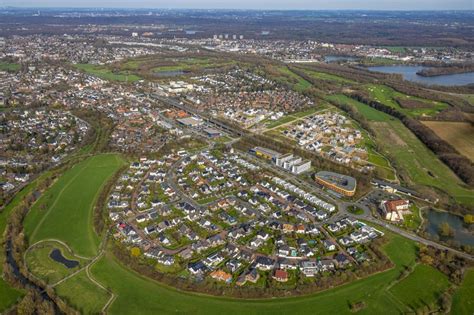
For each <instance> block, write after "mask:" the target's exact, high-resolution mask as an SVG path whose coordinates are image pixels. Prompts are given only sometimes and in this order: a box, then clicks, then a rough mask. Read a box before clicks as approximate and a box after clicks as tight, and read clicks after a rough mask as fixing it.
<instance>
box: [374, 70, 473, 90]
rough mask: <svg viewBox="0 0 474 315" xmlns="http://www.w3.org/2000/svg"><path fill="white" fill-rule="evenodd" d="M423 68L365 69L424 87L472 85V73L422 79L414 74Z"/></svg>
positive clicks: (422, 77)
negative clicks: (389, 74) (399, 75)
mask: <svg viewBox="0 0 474 315" xmlns="http://www.w3.org/2000/svg"><path fill="white" fill-rule="evenodd" d="M424 68H425V67H423V66H375V67H368V68H367V69H369V70H370V71H376V72H383V73H396V74H401V75H402V76H403V79H405V80H407V81H412V82H416V83H421V84H425V85H444V86H457V85H467V84H474V72H468V73H455V74H445V75H438V76H434V77H424V76H421V75H418V74H416V73H417V72H418V71H420V70H422V69H424Z"/></svg>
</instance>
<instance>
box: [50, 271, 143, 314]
mask: <svg viewBox="0 0 474 315" xmlns="http://www.w3.org/2000/svg"><path fill="white" fill-rule="evenodd" d="M55 292H56V293H57V294H58V295H59V296H61V298H63V299H64V300H65V301H66V302H67V303H68V304H69V305H71V306H73V307H74V308H75V309H77V310H78V311H80V313H81V314H99V313H100V311H101V310H102V307H103V306H104V305H105V304H106V303H107V301H108V300H109V298H110V294H109V293H108V292H107V291H105V290H104V289H102V288H100V287H98V286H97V285H96V284H95V283H93V282H92V281H91V280H90V279H89V278H88V277H87V273H86V271H85V270H83V271H81V272H80V273H78V274H77V275H75V276H74V277H72V278H69V279H67V280H66V281H64V282H62V283H61V284H59V285H58V286H56V287H55ZM139 309H140V308H136V309H135V310H136V311H138V310H139ZM130 310H131V309H130Z"/></svg>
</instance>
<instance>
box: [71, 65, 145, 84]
mask: <svg viewBox="0 0 474 315" xmlns="http://www.w3.org/2000/svg"><path fill="white" fill-rule="evenodd" d="M74 67H76V68H77V69H79V70H81V71H84V72H85V73H88V74H90V75H93V76H96V77H98V78H101V79H104V80H109V81H121V82H135V81H138V80H141V79H142V78H141V77H139V76H137V75H135V74H128V73H126V72H124V71H120V72H117V73H114V72H112V70H111V69H109V68H108V67H106V66H99V65H92V64H84V63H82V64H76V65H74Z"/></svg>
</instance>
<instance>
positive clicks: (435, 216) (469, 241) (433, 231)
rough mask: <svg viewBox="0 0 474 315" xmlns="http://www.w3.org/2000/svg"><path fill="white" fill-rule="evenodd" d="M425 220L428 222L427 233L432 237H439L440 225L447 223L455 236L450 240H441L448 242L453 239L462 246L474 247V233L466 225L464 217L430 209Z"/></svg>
mask: <svg viewBox="0 0 474 315" xmlns="http://www.w3.org/2000/svg"><path fill="white" fill-rule="evenodd" d="M425 219H426V220H427V224H426V232H428V234H430V235H431V236H434V237H437V236H439V229H440V225H441V224H442V223H444V222H446V223H448V224H449V226H450V227H451V229H452V230H453V232H454V235H453V237H450V238H447V237H440V238H441V240H443V241H447V240H449V239H451V240H453V241H457V242H459V243H460V244H461V245H471V246H474V232H473V231H469V229H468V227H467V226H466V225H465V224H464V221H463V219H462V217H460V216H457V215H454V214H451V213H449V212H442V211H436V210H432V209H430V210H428V211H427V212H426V213H425Z"/></svg>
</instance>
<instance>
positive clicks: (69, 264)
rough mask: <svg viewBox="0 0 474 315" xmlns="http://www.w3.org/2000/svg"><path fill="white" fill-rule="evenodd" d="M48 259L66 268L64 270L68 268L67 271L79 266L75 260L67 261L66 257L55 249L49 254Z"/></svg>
mask: <svg viewBox="0 0 474 315" xmlns="http://www.w3.org/2000/svg"><path fill="white" fill-rule="evenodd" d="M49 257H50V258H51V259H52V260H54V261H56V262H58V263H61V264H63V265H64V266H66V268H69V269H72V268H74V267H77V266H78V265H79V262H78V261H77V260H69V259H67V258H66V257H64V256H63V254H62V253H61V251H60V250H59V249H57V248H55V249H53V250H52V251H51V254H49Z"/></svg>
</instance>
